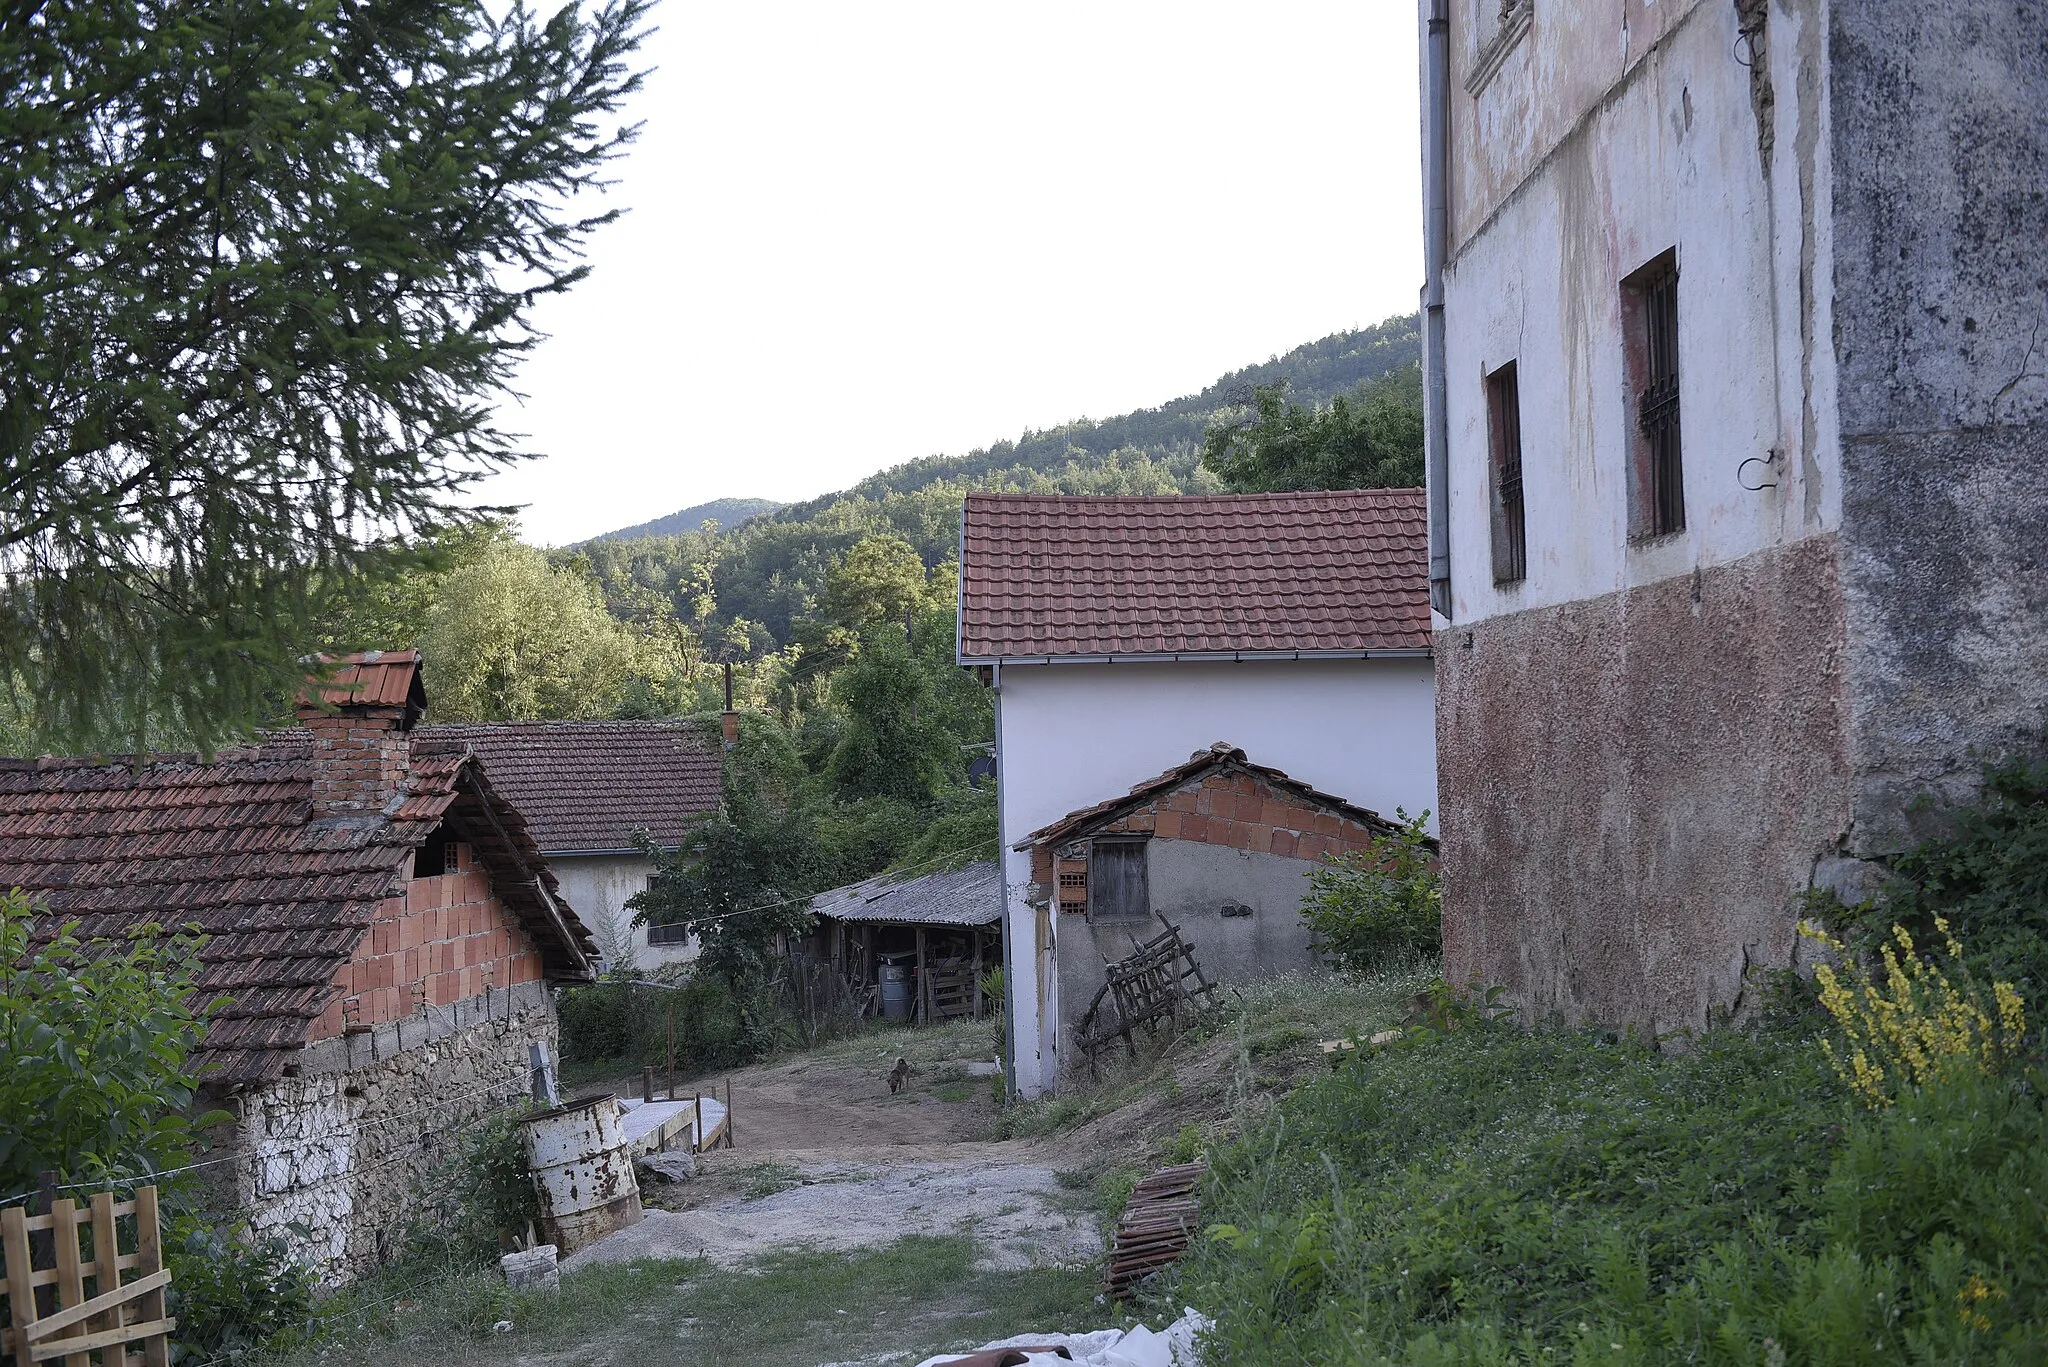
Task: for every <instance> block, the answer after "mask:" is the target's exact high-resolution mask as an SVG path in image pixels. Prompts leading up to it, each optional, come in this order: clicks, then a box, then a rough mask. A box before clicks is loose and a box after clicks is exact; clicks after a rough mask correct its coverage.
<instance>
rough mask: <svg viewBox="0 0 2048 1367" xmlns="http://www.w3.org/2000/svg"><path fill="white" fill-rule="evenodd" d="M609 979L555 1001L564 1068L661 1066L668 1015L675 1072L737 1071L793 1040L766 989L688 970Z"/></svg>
mask: <svg viewBox="0 0 2048 1367" xmlns="http://www.w3.org/2000/svg"><path fill="white" fill-rule="evenodd" d="M640 976H641V975H640V974H638V973H636V972H634V971H633V970H630V969H629V970H624V971H622V972H621V973H619V974H617V975H615V976H614V977H611V978H607V979H604V980H602V981H599V982H595V983H591V984H589V985H588V986H584V987H572V988H569V989H567V990H565V991H564V992H563V993H562V994H561V996H560V997H559V998H558V999H557V1001H556V1008H557V1011H558V1012H559V1014H560V1017H561V1022H562V1058H563V1060H564V1061H565V1062H569V1063H604V1062H617V1063H618V1064H619V1065H620V1066H621V1068H622V1069H626V1070H637V1069H639V1068H642V1067H657V1068H659V1067H664V1066H665V1065H666V1064H667V1062H668V1042H669V1037H668V1027H669V1013H670V1011H671V1010H673V1011H674V1013H675V1028H676V1074H677V1076H678V1077H681V1076H684V1075H690V1076H694V1075H697V1074H700V1073H706V1072H716V1071H719V1070H721V1069H725V1068H739V1067H743V1066H745V1065H746V1064H749V1063H752V1062H754V1061H755V1060H756V1059H759V1058H765V1057H767V1056H768V1055H770V1054H772V1053H774V1052H776V1051H777V1050H778V1049H781V1048H785V1047H787V1046H788V1045H789V1044H790V1043H791V1042H792V1040H793V1039H794V1038H795V1035H794V1028H793V1026H792V1024H791V1022H790V1021H789V1019H788V1013H787V1010H786V1009H785V1008H784V1007H783V1005H782V1004H781V1003H779V1002H777V1001H776V1000H775V998H774V996H773V994H772V993H770V992H769V991H768V990H767V989H766V988H765V987H748V988H745V989H740V988H735V987H734V986H733V985H732V984H731V983H729V982H727V981H726V980H725V979H724V978H721V977H717V976H715V975H712V974H708V973H699V972H696V971H694V970H693V969H692V968H689V967H682V968H664V969H657V970H655V971H654V972H652V973H650V974H648V975H646V981H649V982H656V983H663V984H671V983H672V984H674V985H675V986H674V989H673V990H670V989H669V988H668V987H666V986H663V987H649V986H645V985H644V984H639V985H629V984H628V983H627V981H626V980H627V979H628V978H629V977H640Z"/></svg>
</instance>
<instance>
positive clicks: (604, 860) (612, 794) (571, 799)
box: [420, 721, 722, 968]
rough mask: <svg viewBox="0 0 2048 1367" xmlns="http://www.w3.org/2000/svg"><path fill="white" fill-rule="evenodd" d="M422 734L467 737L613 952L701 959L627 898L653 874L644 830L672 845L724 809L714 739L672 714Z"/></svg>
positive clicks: (647, 960) (424, 731)
mask: <svg viewBox="0 0 2048 1367" xmlns="http://www.w3.org/2000/svg"><path fill="white" fill-rule="evenodd" d="M420 735H421V736H422V737H425V738H430V739H433V740H437V741H446V742H460V743H462V744H464V745H467V746H468V747H469V748H470V750H471V751H472V752H473V753H474V754H475V755H476V756H477V757H478V758H479V759H481V760H482V761H483V765H484V771H485V772H486V773H488V774H489V775H490V776H491V782H492V784H493V785H495V786H496V787H497V789H498V790H499V791H500V792H502V793H504V794H505V796H506V797H507V799H508V800H509V801H511V803H512V804H513V805H514V806H515V807H517V808H518V809H519V811H520V813H521V814H522V815H523V816H524V817H525V818H526V825H527V828H528V829H529V830H530V831H531V832H532V833H533V838H534V842H535V843H536V844H537V845H539V847H540V851H541V854H542V855H543V856H544V857H545V858H546V859H547V861H548V865H549V867H550V868H552V869H553V870H554V872H555V877H556V878H557V879H558V880H560V882H561V885H562V895H563V897H564V899H565V900H567V901H568V902H569V905H571V906H573V907H575V908H576V910H577V913H578V914H579V915H580V916H582V918H583V920H584V923H585V924H587V925H589V926H590V927H591V929H592V930H593V931H595V932H596V934H597V937H598V942H599V944H600V945H601V946H602V947H603V949H604V952H605V955H606V956H607V958H609V959H612V960H613V961H614V962H617V961H619V960H620V959H621V958H624V959H625V960H626V961H627V962H629V963H630V965H632V966H637V967H640V968H651V967H653V966H655V965H657V964H663V963H673V962H679V961H683V960H687V959H692V958H695V957H696V953H697V945H696V944H695V943H694V942H692V941H689V940H687V939H685V938H683V937H682V936H680V935H678V934H673V933H672V932H670V931H669V929H668V928H667V927H665V926H652V927H650V926H646V925H634V924H633V913H632V912H631V911H630V910H628V909H627V907H626V899H627V898H629V897H631V896H633V894H634V893H637V892H640V891H642V890H644V889H645V888H646V887H647V880H648V878H649V876H650V875H651V874H652V873H653V863H652V861H651V860H649V858H648V857H647V855H646V854H645V853H644V852H642V850H641V849H640V847H639V846H638V845H637V844H635V843H634V836H635V834H636V833H637V832H645V833H646V834H647V835H648V836H649V837H651V838H652V840H653V842H654V844H655V845H656V846H657V847H659V848H661V849H674V848H675V847H676V846H677V845H679V844H680V843H681V842H682V839H683V834H684V832H685V830H686V829H687V828H688V827H689V824H690V823H691V822H692V821H693V820H695V819H696V818H697V817H699V816H701V815H703V814H704V813H706V812H710V811H715V810H717V808H718V802H719V776H720V769H721V757H722V751H721V750H720V748H719V745H718V742H717V741H716V740H715V739H713V738H711V737H709V736H707V735H703V734H700V733H699V731H698V729H697V728H695V727H692V726H690V725H688V724H686V723H683V722H675V721H526V722H459V723H457V722H451V723H443V724H439V725H434V726H423V727H421V728H420Z"/></svg>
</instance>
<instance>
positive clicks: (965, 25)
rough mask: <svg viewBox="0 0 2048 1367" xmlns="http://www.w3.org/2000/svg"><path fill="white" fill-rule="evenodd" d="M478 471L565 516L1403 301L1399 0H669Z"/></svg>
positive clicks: (1406, 40)
mask: <svg viewBox="0 0 2048 1367" xmlns="http://www.w3.org/2000/svg"><path fill="white" fill-rule="evenodd" d="M654 22H655V23H656V24H657V25H658V27H659V32H658V33H656V34H655V35H654V36H653V37H652V38H651V39H650V40H649V42H648V44H647V45H646V47H645V48H644V49H643V57H644V59H645V64H646V65H649V66H651V67H653V68H654V70H653V73H652V74H651V75H650V76H649V77H648V80H647V85H646V88H645V90H644V91H643V92H641V94H640V95H639V96H638V97H637V99H636V101H635V103H634V105H633V107H632V108H631V109H630V111H629V117H630V118H632V119H638V120H640V121H641V122H642V123H643V124H644V127H643V129H642V132H641V134H640V138H639V141H638V142H637V143H635V144H634V145H633V147H632V148H631V149H630V150H629V151H628V152H627V154H626V156H625V158H624V159H623V160H622V161H620V162H618V163H616V164H615V166H614V177H615V181H616V183H615V184H614V186H613V187H612V189H611V190H610V191H609V193H608V195H607V196H606V200H607V202H609V203H614V204H617V205H619V206H621V207H623V208H624V209H625V210H626V213H625V215H624V217H623V218H621V219H620V220H619V221H618V222H616V223H613V224H611V225H610V226H608V227H606V228H604V229H601V230H600V231H599V233H598V234H597V236H596V237H595V238H594V239H593V241H592V243H591V245H590V250H589V261H590V263H591V266H592V268H593V269H592V273H591V276H590V278H589V279H587V280H585V281H584V282H583V283H582V284H580V285H579V286H577V287H576V289H575V290H574V291H573V292H571V293H570V294H568V295H565V296H562V297H560V298H556V299H551V300H549V301H547V302H546V304H545V305H544V306H543V307H542V308H541V310H540V311H539V312H538V314H537V322H538V325H539V326H540V328H541V329H542V330H543V331H544V332H546V333H547V334H548V338H547V340H546V341H545V342H543V343H542V344H541V345H540V347H539V348H538V349H537V350H536V351H535V352H534V353H533V354H532V355H531V356H529V357H528V358H527V360H526V362H525V363H524V366H523V368H522V371H521V373H520V375H519V377H518V381H517V386H518V389H519V391H520V393H521V395H522V396H523V397H522V398H521V399H520V400H519V401H517V402H516V403H508V404H507V405H506V406H505V407H504V408H503V409H502V410H501V413H500V422H501V424H502V426H503V427H505V428H506V429H507V430H510V431H513V432H518V433H522V434H525V435H524V441H523V443H522V444H523V445H524V446H525V447H526V449H529V450H532V451H536V452H540V453H543V454H542V456H541V458H539V459H535V460H532V461H528V462H526V463H524V464H522V465H520V466H518V467H515V468H514V469H512V470H510V471H507V472H505V473H503V474H500V475H496V476H493V477H492V478H491V479H490V480H489V481H487V482H486V483H485V485H484V486H483V488H482V496H483V497H484V499H485V500H486V501H488V502H492V503H509V504H518V505H525V506H524V510H523V511H522V512H521V514H520V521H521V525H522V527H523V529H524V531H525V534H526V536H527V538H528V539H529V540H532V541H535V542H538V543H541V544H548V545H562V544H567V543H569V542H573V541H577V540H581V539H583V538H585V537H589V536H594V535H596V534H598V533H601V532H605V531H610V530H613V529H614V528H617V527H621V526H626V525H630V524H633V523H637V522H643V521H646V520H647V519H649V518H654V517H659V516H662V515H664V514H666V513H670V512H673V511H675V510H676V509H678V508H683V507H688V506H691V505H693V504H697V503H702V502H706V501H709V500H711V499H716V498H727V497H759V498H772V499H776V500H779V501H784V502H791V501H796V500H799V499H804V498H809V497H813V496H815V495H818V494H823V493H828V492H831V491H833V490H836V489H841V488H845V487H846V486H848V485H850V484H852V483H854V482H855V481H856V480H859V479H860V478H862V477H863V476H866V475H868V474H871V473H873V472H874V471H876V470H879V469H883V468H885V467H887V466H890V465H894V464H897V463H899V462H901V461H905V460H911V459H915V458H917V457H919V456H926V455H935V454H949V455H951V454H961V453H965V452H967V451H970V450H973V449H975V448H977V447H983V446H987V445H988V444H989V443H991V442H993V441H997V440H1000V439H1003V438H1005V437H1008V438H1015V437H1017V436H1018V435H1019V434H1021V433H1022V432H1023V431H1025V430H1027V429H1034V428H1046V427H1051V426H1054V425H1056V424H1059V423H1062V422H1066V421H1070V420H1072V419H1074V418H1078V417H1097V418H1101V417H1110V416H1113V415H1115V414H1118V413H1123V412H1127V411H1129V410H1131V409H1134V408H1141V407H1150V406H1153V405H1156V404H1159V403H1163V402H1165V401H1167V400H1169V399H1172V398H1176V397H1178V396H1180V395H1183V394H1188V393H1192V392H1194V391H1196V390H1198V389H1200V388H1201V387H1202V386H1204V385H1206V384H1208V383H1209V382H1210V381H1212V380H1214V379H1215V378H1216V377H1217V376H1218V375H1221V374H1222V373H1224V372H1225V371H1228V370H1232V369H1235V368H1237V367H1239V366H1242V365H1246V364H1249V363H1251V362H1254V361H1260V360H1264V359H1265V358H1267V357H1268V356H1271V355H1274V354H1277V353H1280V352H1284V351H1286V350H1288V349H1290V348H1292V347H1295V346H1298V345H1300V344H1301V343H1303V342H1307V341H1312V340H1314V339H1316V338H1319V337H1324V336H1327V335H1329V334H1330V333H1332V332H1337V331H1341V330H1343V329H1345V328H1351V327H1358V326H1362V325H1365V324H1368V323H1374V322H1377V321H1379V320H1380V319H1383V318H1385V317H1388V316H1389V315H1392V314H1396V313H1405V312H1410V311H1412V310H1413V309H1414V308H1415V301H1416V297H1417V291H1418V289H1419V288H1420V285H1421V283H1422V260H1421V227H1420V213H1421V210H1420V202H1421V190H1420V169H1419V168H1420V154H1419V151H1418V148H1417V141H1416V137H1417V135H1416V128H1417V93H1416V39H1415V9H1414V6H1413V5H1412V4H1411V3H1407V0H1339V2H1333V3H1325V2H1323V0H1259V3H1255V4H1254V3H1244V2H1243V0H1240V3H1236V4H1198V3H1188V2H1187V0H1181V2H1180V3H1160V4H1153V3H1140V2H1139V0H1092V2H1091V3H1081V4H1062V3H1038V4H1031V5H1002V4H990V3H970V2H969V0H949V3H929V4H927V3H910V2H908V0H867V2H866V3H849V2H848V0H830V2H829V3H793V2H783V0H718V3H705V2H704V0H662V3H661V4H660V5H658V6H657V8H656V11H655V15H654Z"/></svg>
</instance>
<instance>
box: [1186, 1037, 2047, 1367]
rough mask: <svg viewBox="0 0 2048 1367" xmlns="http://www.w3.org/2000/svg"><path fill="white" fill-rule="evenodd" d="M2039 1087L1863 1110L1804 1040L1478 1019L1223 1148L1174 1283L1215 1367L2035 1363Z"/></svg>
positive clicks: (2042, 1171)
mask: <svg viewBox="0 0 2048 1367" xmlns="http://www.w3.org/2000/svg"><path fill="white" fill-rule="evenodd" d="M2038 1082H2039V1079H2021V1080H2013V1079H2003V1078H1999V1077H1995V1076H1990V1075H1987V1074H1985V1073H1983V1072H1981V1071H1978V1070H1974V1069H1973V1070H1968V1071H1966V1072H1963V1073H1960V1074H1955V1075H1950V1076H1944V1077H1943V1078H1941V1079H1940V1080H1939V1081H1937V1082H1936V1083H1935V1084H1934V1085H1930V1086H1927V1087H1922V1088H1911V1089H1907V1090H1906V1091H1904V1092H1902V1093H1901V1094H1900V1095H1899V1098H1898V1101H1897V1103H1896V1104H1895V1105H1894V1106H1892V1107H1890V1108H1887V1109H1885V1110H1883V1111H1872V1110H1869V1109H1864V1108H1859V1107H1857V1106H1855V1105H1853V1104H1852V1103H1851V1101H1850V1096H1849V1092H1848V1089H1847V1088H1846V1087H1844V1086H1843V1085H1842V1084H1841V1083H1840V1082H1839V1081H1838V1080H1837V1079H1836V1077H1835V1076H1834V1073H1833V1071H1832V1070H1831V1069H1830V1068H1829V1067H1828V1065H1827V1063H1826V1060H1825V1058H1824V1056H1823V1055H1822V1053H1821V1050H1820V1049H1819V1048H1818V1046H1817V1043H1816V1041H1815V1040H1814V1039H1813V1037H1812V1036H1811V1034H1804V1035H1777V1034H1764V1033H1758V1034H1738V1033H1735V1032H1733V1031H1714V1032H1709V1033H1708V1034H1706V1035H1704V1036H1701V1037H1699V1038H1698V1039H1696V1040H1694V1041H1692V1043H1691V1046H1690V1048H1689V1050H1688V1051H1687V1052H1684V1053H1681V1054H1675V1055H1674V1054H1663V1053H1659V1052H1656V1051H1654V1050H1652V1049H1649V1048H1646V1047H1643V1046H1641V1045H1638V1044H1635V1043H1631V1042H1626V1041H1624V1042H1620V1043H1616V1042H1613V1041H1611V1040H1609V1039H1607V1038H1605V1037H1603V1036H1601V1035H1598V1034H1594V1033H1590V1032H1583V1031H1571V1030H1562V1029H1547V1030H1539V1031H1536V1032H1533V1033H1523V1032H1521V1031H1519V1030H1516V1029H1514V1028H1512V1027H1510V1026H1508V1025H1506V1024H1504V1023H1499V1022H1493V1021H1488V1020H1485V1019H1478V1020H1470V1021H1466V1022H1464V1023H1462V1024H1461V1026H1460V1028H1458V1029H1456V1030H1455V1031H1451V1032H1436V1031H1432V1032H1429V1033H1428V1034H1425V1035H1419V1036H1418V1037H1415V1038H1413V1039H1411V1040H1409V1041H1407V1042H1404V1043H1403V1044H1402V1046H1401V1047H1398V1048H1392V1049H1385V1050H1378V1051H1370V1052H1367V1053H1366V1054H1365V1055H1364V1056H1363V1057H1361V1058H1358V1059H1356V1060H1354V1061H1351V1062H1349V1063H1347V1064H1345V1065H1344V1066H1343V1068H1342V1070H1341V1071H1340V1072H1338V1073H1337V1074H1335V1075H1333V1076H1331V1077H1329V1078H1326V1079H1323V1080H1319V1081H1317V1082H1314V1083H1311V1084H1309V1085H1307V1086H1305V1087H1303V1088H1301V1089H1299V1090H1298V1091H1297V1092H1296V1093H1295V1094H1294V1095H1293V1096H1292V1097H1291V1098H1290V1099H1289V1100H1288V1101H1287V1102H1286V1103H1285V1104H1284V1105H1283V1106H1281V1107H1280V1108H1279V1110H1278V1111H1277V1113H1276V1114H1274V1115H1273V1116H1272V1117H1271V1118H1270V1119H1269V1120H1267V1121H1266V1122H1265V1123H1263V1124H1260V1125H1258V1126H1257V1127H1255V1128H1254V1129H1253V1130H1252V1131H1251V1132H1250V1133H1248V1134H1247V1135H1246V1136H1245V1137H1244V1138H1242V1139H1241V1140H1239V1141H1238V1142H1236V1143H1234V1144H1231V1145H1226V1146H1224V1147H1223V1148H1222V1149H1221V1150H1219V1151H1217V1152H1214V1153H1212V1155H1211V1162H1212V1166H1213V1168H1214V1175H1213V1177H1212V1180H1211V1182H1210V1184H1209V1187H1208V1189H1207V1191H1206V1199H1205V1206H1206V1210H1207V1212H1208V1213H1209V1214H1210V1216H1211V1218H1212V1219H1213V1220H1214V1221H1215V1222H1216V1223H1215V1225H1214V1226H1213V1227H1212V1228H1211V1230H1210V1231H1209V1234H1208V1237H1206V1238H1204V1239H1203V1240H1200V1241H1199V1242H1198V1244H1197V1247H1196V1250H1195V1251H1194V1253H1193V1254H1192V1255H1191V1258H1190V1261H1189V1262H1188V1263H1187V1264H1186V1265H1185V1267H1184V1269H1183V1271H1182V1273H1181V1275H1180V1279H1179V1282H1178V1284H1177V1285H1175V1286H1173V1287H1172V1288H1171V1290H1170V1291H1168V1292H1165V1293H1163V1294H1167V1295H1169V1296H1171V1298H1172V1299H1173V1303H1174V1304H1176V1305H1177V1304H1179V1303H1181V1302H1182V1301H1185V1302H1187V1303H1190V1304H1196V1305H1200V1306H1202V1307H1203V1309H1204V1310H1205V1311H1207V1312H1209V1313H1212V1314H1215V1315H1216V1316H1217V1318H1218V1319H1219V1321H1220V1322H1221V1328H1219V1329H1218V1331H1217V1332H1216V1335H1215V1336H1214V1340H1213V1342H1212V1343H1211V1344H1210V1345H1209V1355H1208V1356H1205V1357H1204V1362H1205V1364H1211V1365H1212V1367H1231V1365H1232V1364H1238V1363H1259V1364H1266V1363H1316V1364H1319V1365H1320V1364H1325V1363H1328V1364H1379V1363H1383V1362H1402V1363H1441V1364H1451V1363H1465V1364H1475V1365H1476V1364H1503V1365H1504V1364H1508V1363H1534V1362H1540V1361H1552V1362H1582V1363H1611V1364H1629V1363H1662V1362H1679V1361H1684V1362H1702V1363H1714V1364H1724V1363H1725V1364H1731V1365H1732V1364H1737V1363H1743V1364H1747V1363H1762V1362H1766V1361H1770V1360H1774V1359H1773V1358H1772V1351H1773V1350H1772V1348H1771V1347H1769V1345H1775V1351H1776V1352H1777V1353H1778V1354H1779V1355H1780V1356H1779V1357H1777V1358H1776V1359H1775V1360H1777V1361H1781V1362H1788V1363H1816V1364H1819V1363H1844V1364H1847V1363H1859V1362H1865V1361H1876V1360H1910V1361H1921V1362H1961V1361H1983V1362H1987V1363H1989V1362H2012V1363H2021V1362H2032V1361H2040V1360H2043V1357H2044V1355H2048V1241H2044V1240H2042V1239H2041V1238H2040V1231H2041V1230H2042V1229H2043V1228H2044V1227H2048V1120H2044V1115H2043V1111H2042V1106H2041V1101H2040V1096H2039V1091H2038ZM1973 1279H1974V1280H1973ZM1980 1285H1981V1286H1982V1287H1984V1288H1986V1289H1985V1290H1984V1291H1983V1293H1982V1294H1981V1295H1980V1294H1979V1293H1978V1291H1977V1290H1976V1288H1977V1287H1978V1286H1980Z"/></svg>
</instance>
